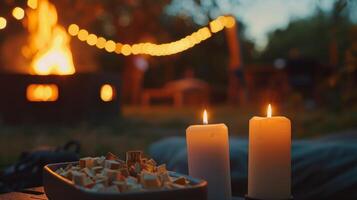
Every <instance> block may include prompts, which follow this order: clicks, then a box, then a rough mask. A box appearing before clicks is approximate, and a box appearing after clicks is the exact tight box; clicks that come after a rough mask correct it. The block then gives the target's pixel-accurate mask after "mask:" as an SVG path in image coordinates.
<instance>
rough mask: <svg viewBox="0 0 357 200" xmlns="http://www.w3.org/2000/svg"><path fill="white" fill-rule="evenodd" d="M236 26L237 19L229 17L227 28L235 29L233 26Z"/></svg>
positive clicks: (226, 21)
mask: <svg viewBox="0 0 357 200" xmlns="http://www.w3.org/2000/svg"><path fill="white" fill-rule="evenodd" d="M235 24H236V19H235V18H234V17H232V16H228V17H226V19H225V26H226V27H227V28H233V26H234V25H235Z"/></svg>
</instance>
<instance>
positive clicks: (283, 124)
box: [248, 104, 291, 199]
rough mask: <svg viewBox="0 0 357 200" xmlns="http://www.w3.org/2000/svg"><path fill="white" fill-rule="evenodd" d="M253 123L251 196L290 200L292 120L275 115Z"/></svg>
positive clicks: (249, 175) (257, 119)
mask: <svg viewBox="0 0 357 200" xmlns="http://www.w3.org/2000/svg"><path fill="white" fill-rule="evenodd" d="M271 113H272V111H271V106H270V104H269V106H268V115H267V117H253V118H252V119H250V121H249V161H248V196H249V197H250V198H256V199H289V198H290V196H291V189H290V188H291V185H290V184H291V155H290V154H291V125H290V120H289V119H288V118H286V117H282V116H276V117H275V116H274V117H272V116H271V115H272V114H271Z"/></svg>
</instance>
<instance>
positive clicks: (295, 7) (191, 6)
mask: <svg viewBox="0 0 357 200" xmlns="http://www.w3.org/2000/svg"><path fill="white" fill-rule="evenodd" d="M213 2H215V4H217V5H218V7H219V8H216V9H212V4H213ZM334 2H335V1H333V0H201V5H202V7H203V8H202V7H199V6H198V5H197V4H196V3H195V2H194V1H193V0H173V1H172V4H171V6H169V7H168V9H167V11H168V13H171V14H182V15H188V16H191V17H192V18H193V19H194V21H195V22H196V23H198V24H201V25H205V24H206V23H207V22H208V20H209V19H208V18H207V14H208V15H209V16H210V17H211V18H215V17H217V16H219V15H221V14H226V13H234V15H235V16H236V17H237V18H238V19H240V20H241V21H243V22H244V24H245V25H246V32H245V34H246V36H247V37H248V38H250V39H252V40H253V41H254V42H255V44H256V47H257V49H262V48H264V47H265V45H266V44H267V33H269V32H270V31H273V30H275V29H277V28H284V27H286V26H287V25H288V23H289V21H290V20H291V19H296V18H302V17H307V16H309V15H311V14H313V13H314V11H315V10H316V9H317V8H321V9H323V10H329V9H331V7H332V5H333V3H334ZM349 3H350V4H353V5H352V6H353V7H355V8H356V4H357V3H356V2H353V1H349ZM355 15H356V14H355ZM352 17H353V18H355V19H356V18H357V16H352Z"/></svg>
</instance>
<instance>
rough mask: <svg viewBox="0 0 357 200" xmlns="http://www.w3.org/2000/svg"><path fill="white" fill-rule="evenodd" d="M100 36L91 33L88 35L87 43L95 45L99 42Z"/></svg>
mask: <svg viewBox="0 0 357 200" xmlns="http://www.w3.org/2000/svg"><path fill="white" fill-rule="evenodd" d="M97 40H98V37H97V36H96V35H94V34H89V35H88V37H87V44H88V45H90V46H94V45H95V44H97Z"/></svg>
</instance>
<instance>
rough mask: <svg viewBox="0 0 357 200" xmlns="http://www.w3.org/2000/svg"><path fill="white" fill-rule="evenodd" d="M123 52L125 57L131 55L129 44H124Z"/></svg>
mask: <svg viewBox="0 0 357 200" xmlns="http://www.w3.org/2000/svg"><path fill="white" fill-rule="evenodd" d="M121 52H122V54H123V55H124V56H128V55H130V54H131V46H130V45H128V44H124V45H123V46H122V47H121Z"/></svg>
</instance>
